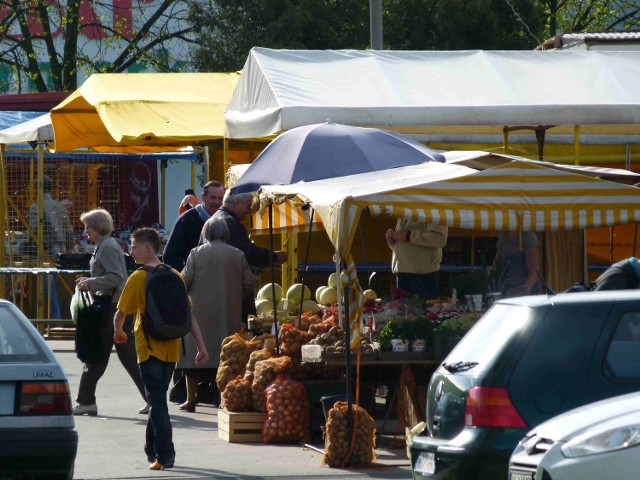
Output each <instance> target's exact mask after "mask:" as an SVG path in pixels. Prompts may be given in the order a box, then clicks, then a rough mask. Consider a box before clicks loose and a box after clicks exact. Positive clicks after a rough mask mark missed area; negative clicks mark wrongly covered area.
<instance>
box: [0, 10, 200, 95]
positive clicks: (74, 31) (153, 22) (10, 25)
mask: <svg viewBox="0 0 640 480" xmlns="http://www.w3.org/2000/svg"><path fill="white" fill-rule="evenodd" d="M113 3H115V2H103V1H97V0H96V1H82V2H81V1H79V0H68V1H66V2H54V1H42V0H39V1H18V0H0V10H1V11H2V35H1V36H0V64H2V65H4V66H7V67H8V69H9V74H8V75H6V77H5V78H7V82H6V83H10V87H9V88H10V89H11V90H16V91H17V90H20V89H22V88H24V87H25V86H26V85H27V84H28V88H33V89H35V90H37V91H40V92H46V91H49V90H51V91H72V90H75V89H76V88H77V87H78V85H77V83H78V73H79V72H84V73H86V74H87V76H88V75H90V74H92V73H95V72H110V73H117V72H124V71H128V70H129V69H130V68H133V67H135V66H137V67H138V68H141V69H146V68H148V67H152V68H154V69H156V70H157V71H172V70H174V69H176V68H178V65H180V66H182V65H184V64H183V63H182V61H183V59H182V58H180V57H183V56H184V54H185V51H182V52H179V51H176V45H177V44H181V45H183V49H184V50H186V46H187V44H188V42H189V41H190V40H189V39H188V38H187V37H188V35H189V33H190V31H191V30H192V27H191V25H189V24H187V23H186V20H185V17H186V5H187V3H186V2H182V1H180V2H176V1H175V0H161V1H157V2H154V5H153V6H143V5H141V4H144V3H145V2H143V1H142V0H137V1H134V2H128V3H129V5H128V9H127V6H123V5H122V4H123V2H120V4H121V6H120V7H118V6H114V5H113ZM126 3H127V2H124V4H126ZM115 9H120V10H119V11H117V12H116V13H115V14H114V10H115ZM87 39H88V40H90V41H91V42H92V43H91V48H89V47H87V45H86V44H85V41H86V40H87ZM2 73H3V71H2V70H0V74H2ZM1 83H5V82H1ZM5 90H6V89H3V91H5Z"/></svg>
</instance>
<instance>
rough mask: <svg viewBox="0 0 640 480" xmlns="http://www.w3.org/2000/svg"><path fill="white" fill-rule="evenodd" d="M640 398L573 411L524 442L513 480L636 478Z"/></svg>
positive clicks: (513, 458)
mask: <svg viewBox="0 0 640 480" xmlns="http://www.w3.org/2000/svg"><path fill="white" fill-rule="evenodd" d="M639 458H640V393H629V394H627V395H621V396H618V397H613V398H609V399H607V400H601V401H599V402H595V403H591V404H588V405H585V406H583V407H579V408H576V409H575V410H570V411H568V412H566V413H563V414H561V415H558V416H557V417H554V418H552V419H551V420H548V421H546V422H544V423H542V424H540V425H539V426H537V427H536V428H534V429H533V430H531V431H530V432H529V433H528V434H527V436H526V437H525V438H523V439H522V440H521V441H520V443H519V444H518V446H517V447H516V449H515V450H514V452H513V455H512V456H511V460H510V462H509V480H533V479H535V480H551V479H553V480H575V479H577V478H579V479H580V480H602V479H603V478H637V476H638V469H639V468H640V461H639Z"/></svg>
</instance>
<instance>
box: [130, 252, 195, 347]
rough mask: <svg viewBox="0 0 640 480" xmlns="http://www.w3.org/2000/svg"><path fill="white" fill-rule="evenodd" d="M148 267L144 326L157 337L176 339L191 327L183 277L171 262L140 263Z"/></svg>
mask: <svg viewBox="0 0 640 480" xmlns="http://www.w3.org/2000/svg"><path fill="white" fill-rule="evenodd" d="M140 268H141V269H143V270H146V271H147V282H146V293H145V298H146V309H145V310H146V311H145V313H144V315H143V316H142V329H143V330H144V333H145V335H146V336H148V337H152V338H155V339H157V340H175V339H177V338H182V337H184V336H185V335H186V334H187V333H189V332H190V331H191V307H190V305H189V295H188V293H187V288H186V287H185V284H184V281H183V280H182V278H181V277H180V275H179V274H178V273H177V272H175V271H174V270H173V269H172V268H171V267H170V266H168V265H165V264H164V263H161V264H160V265H158V266H157V267H148V266H146V265H145V266H143V267H140Z"/></svg>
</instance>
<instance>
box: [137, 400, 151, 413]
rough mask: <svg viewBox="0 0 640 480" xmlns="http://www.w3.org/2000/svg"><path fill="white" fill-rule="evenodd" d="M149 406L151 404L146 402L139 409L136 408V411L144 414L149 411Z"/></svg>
mask: <svg viewBox="0 0 640 480" xmlns="http://www.w3.org/2000/svg"><path fill="white" fill-rule="evenodd" d="M150 408H151V405H149V404H148V403H147V404H146V405H145V406H144V407H142V408H141V409H140V410H138V413H139V414H141V415H146V414H147V413H149V409H150Z"/></svg>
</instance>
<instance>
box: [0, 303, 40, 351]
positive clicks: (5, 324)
mask: <svg viewBox="0 0 640 480" xmlns="http://www.w3.org/2000/svg"><path fill="white" fill-rule="evenodd" d="M45 359H46V355H45V353H44V352H43V351H42V349H41V348H40V345H38V343H37V342H36V340H35V339H34V336H33V332H30V331H29V330H28V326H27V325H24V324H23V323H22V322H21V321H20V320H19V319H18V318H16V317H15V314H14V313H13V312H11V311H10V310H9V309H3V311H2V314H1V316H0V363H14V362H17V361H43V360H45Z"/></svg>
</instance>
